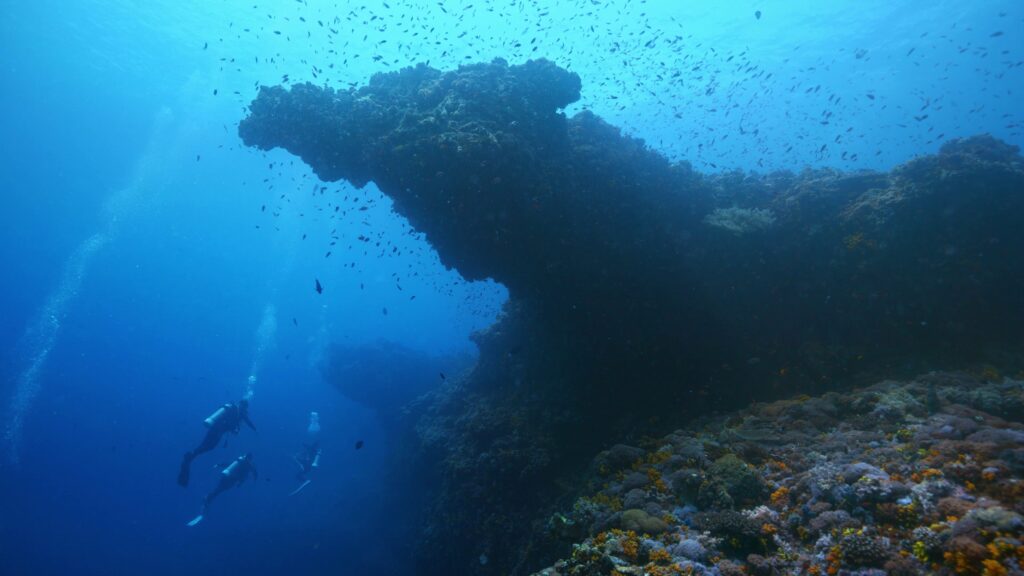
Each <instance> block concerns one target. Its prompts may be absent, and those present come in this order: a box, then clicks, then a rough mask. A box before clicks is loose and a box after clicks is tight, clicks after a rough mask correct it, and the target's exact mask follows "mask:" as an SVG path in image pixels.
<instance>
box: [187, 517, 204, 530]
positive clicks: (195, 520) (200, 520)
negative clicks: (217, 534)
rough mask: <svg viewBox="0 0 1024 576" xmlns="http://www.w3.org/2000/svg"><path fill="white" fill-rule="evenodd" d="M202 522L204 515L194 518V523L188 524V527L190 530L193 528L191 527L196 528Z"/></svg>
mask: <svg viewBox="0 0 1024 576" xmlns="http://www.w3.org/2000/svg"><path fill="white" fill-rule="evenodd" d="M202 521H203V515H202V514H200V515H199V516H196V517H195V518H193V519H192V521H191V522H189V523H188V524H187V526H188V527H189V528H191V527H193V526H195V525H196V524H199V523H200V522H202Z"/></svg>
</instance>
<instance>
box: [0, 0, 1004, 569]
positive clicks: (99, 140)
mask: <svg viewBox="0 0 1024 576" xmlns="http://www.w3.org/2000/svg"><path fill="white" fill-rule="evenodd" d="M926 4H927V6H925V3H921V2H917V1H902V2H894V1H891V0H889V1H874V0H869V1H863V0H861V1H856V2H853V1H850V2H829V3H811V2H796V1H781V0H779V1H763V2H752V1H729V2H715V3H710V2H669V1H658V2H655V1H649V2H625V1H604V0H600V1H599V0H585V1H578V2H550V3H549V2H526V1H515V2H508V1H503V2H499V1H492V2H482V1H479V0H460V1H457V2H436V1H429V2H419V1H413V0H408V1H400V0H388V2H386V3H385V2H380V1H377V0H370V1H368V2H365V3H345V2H338V3H330V2H317V1H315V0H305V1H300V2H296V1H294V0H289V1H284V0H281V1H278V2H263V1H259V2H253V1H250V2H209V1H204V2H197V1H174V2H171V1H150V2H127V1H112V0H104V1H100V0H97V1H78V2H69V1H61V2H57V1H53V0H41V1H37V2H21V3H14V2H8V1H4V2H2V3H0V71H2V73H3V76H2V79H0V83H2V89H0V194H2V198H3V203H2V205H0V269H2V271H3V279H4V281H3V282H2V283H0V318H2V322H0V393H2V394H0V410H2V413H3V414H4V421H3V424H4V425H3V437H2V441H3V442H2V445H0V448H2V450H0V574H181V573H185V572H187V573H190V574H214V573H218V574H223V573H239V572H240V571H242V570H245V571H247V572H249V573H250V574H278V573H282V572H283V571H284V570H286V569H294V573H300V574H327V573H353V574H355V573H402V572H403V571H404V570H405V569H406V566H407V564H406V560H407V559H406V558H404V557H403V556H402V554H400V553H395V551H396V550H404V549H405V548H403V547H402V544H403V543H402V542H396V541H395V538H396V536H395V534H397V533H398V532H400V530H398V529H397V528H396V526H395V525H394V524H395V523H396V522H403V521H404V517H403V516H401V515H400V514H399V515H397V516H396V515H394V514H395V512H396V511H395V510H394V505H393V503H394V502H395V501H398V500H401V499H400V498H397V497H396V495H395V494H390V493H388V487H389V484H388V483H387V478H386V477H385V476H386V474H387V470H389V468H388V466H387V465H386V464H387V462H388V454H389V451H390V450H391V449H392V448H394V446H393V445H392V442H393V439H392V437H391V436H390V435H389V434H388V433H387V432H388V431H386V430H383V429H382V428H381V425H380V424H379V423H378V421H377V420H376V418H375V416H374V414H373V413H372V412H370V411H369V410H367V409H366V408H364V407H361V406H359V405H357V404H354V403H352V402H350V401H348V400H347V399H346V398H345V397H343V396H342V395H341V394H339V392H338V391H337V390H336V389H335V388H334V387H333V386H332V385H331V384H330V383H329V382H326V381H325V380H324V378H323V377H322V373H321V369H322V367H323V365H324V362H325V354H326V351H327V350H328V349H329V346H330V345H331V344H332V343H345V344H359V343H365V342H374V341H377V340H381V339H385V340H390V341H394V342H398V343H401V344H403V345H405V346H408V347H411V348H413V349H416V350H420V351H423V352H426V353H431V354H447V353H459V352H464V351H467V350H470V351H472V350H473V345H472V343H471V342H470V340H469V334H470V333H471V332H472V331H474V330H476V329H479V328H482V327H485V326H487V325H489V324H490V323H491V322H492V321H493V319H494V318H495V316H496V314H497V313H498V310H499V309H500V305H501V303H502V301H503V300H504V297H505V295H504V290H503V288H502V287H500V286H497V285H494V284H493V283H475V284H469V283H466V282H464V281H462V280H461V279H460V278H459V277H458V275H457V274H456V273H455V272H453V271H448V270H446V269H445V267H444V266H443V265H442V264H441V263H440V262H439V261H438V258H437V256H436V255H435V254H434V253H433V252H432V251H431V249H430V246H429V244H428V243H427V242H426V241H425V240H424V239H423V238H422V237H420V236H419V235H417V234H415V232H414V231H410V229H409V227H408V225H407V224H406V223H404V222H403V221H402V220H401V219H400V218H399V217H397V216H395V215H394V214H393V213H392V212H391V211H390V208H389V201H388V200H387V199H386V198H383V197H381V196H380V195H379V193H378V192H377V191H376V189H375V188H374V187H373V186H372V185H371V186H369V187H367V188H366V189H365V190H362V191H356V190H353V189H352V188H350V187H349V186H348V185H343V184H324V183H318V182H317V181H316V180H315V178H314V177H313V175H312V174H311V173H310V171H309V170H308V168H307V167H306V166H305V165H303V164H302V163H301V162H299V161H297V160H295V159H293V158H291V157H290V156H288V155H287V154H285V153H283V152H281V151H275V152H272V153H269V154H263V153H260V152H257V151H255V150H251V149H246V148H244V147H243V146H241V143H240V141H239V139H238V137H237V135H236V132H235V127H236V125H237V122H238V121H239V120H240V119H241V118H242V117H243V116H244V113H245V106H246V105H247V104H248V102H249V101H250V100H251V98H252V97H253V96H254V95H255V93H256V89H257V86H258V85H259V84H268V85H274V84H278V83H281V82H282V81H283V77H284V76H285V75H287V76H288V80H287V82H288V83H294V82H301V81H312V82H315V83H328V84H330V85H332V86H336V87H347V86H348V85H350V84H351V85H356V84H361V83H364V82H365V81H366V80H367V79H368V78H369V76H370V75H372V74H373V73H375V72H381V71H393V70H396V69H398V68H400V67H402V66H405V65H412V64H415V63H418V62H429V63H430V64H431V65H432V66H435V67H438V68H441V69H448V68H452V67H455V66H457V65H458V64H460V63H464V62H475V61H481V60H490V59H492V58H494V57H502V58H505V59H507V60H509V61H510V62H513V63H519V62H522V61H524V60H526V59H528V58H531V57H545V58H549V59H551V60H553V61H555V62H556V63H558V64H559V65H562V66H565V67H567V68H569V69H571V70H572V71H574V72H576V73H578V74H579V75H580V76H581V78H582V79H583V97H582V100H581V101H580V102H579V103H577V104H574V105H573V106H572V107H571V108H570V109H569V110H568V112H569V113H573V112H575V111H577V110H579V109H582V108H588V109H592V110H593V111H594V112H596V113H597V114H599V115H601V116H602V117H604V118H605V119H606V120H608V121H609V122H611V123H613V124H616V125H619V126H622V127H623V129H624V130H626V131H627V132H629V133H631V134H634V135H636V136H639V137H642V138H644V139H646V140H647V141H648V143H649V144H650V145H651V146H652V147H654V148H656V149H659V150H661V151H663V152H664V153H665V154H667V155H668V156H670V157H671V158H673V159H676V160H688V161H690V162H692V163H693V165H694V166H695V167H696V168H697V169H699V170H702V171H712V172H714V171H722V170H731V169H741V170H756V171H761V172H764V171H768V170H775V169H791V170H800V169H802V168H804V167H806V166H812V167H825V166H828V167H836V168H841V169H845V170H856V169H888V168H891V167H892V166H894V165H897V164H899V163H901V162H904V161H906V160H908V159H910V158H913V157H915V156H918V155H922V154H928V153H934V152H935V151H937V149H938V147H939V146H940V145H941V143H942V141H944V140H947V139H950V138H953V137H959V136H969V135H973V134H978V133H984V132H988V133H991V134H993V135H995V136H997V137H999V138H1002V139H1004V140H1006V141H1008V142H1010V143H1013V144H1017V145H1021V144H1024V131H1022V129H1021V120H1022V118H1021V116H1022V110H1021V105H1020V99H1021V96H1020V94H1021V92H1022V88H1024V25H1022V23H1024V10H1022V9H1021V7H1020V5H1019V4H1018V3H1017V2H1013V1H990V2H969V1H959V2H955V1H938V2H929V3H926ZM712 5H713V7H712ZM755 11H759V12H760V14H761V16H760V18H758V17H756V16H755ZM322 187H323V188H322ZM346 196H348V197H349V200H347V201H346V200H344V198H345V197H346ZM351 198H357V203H353V204H352V205H353V206H367V207H368V209H367V210H366V211H362V212H359V211H349V212H348V213H347V215H346V216H344V217H341V215H340V213H338V212H335V211H334V208H335V206H338V205H339V204H344V203H345V202H349V203H351V202H352V200H351ZM360 235H366V236H369V237H371V242H369V243H365V242H361V241H359V240H358V239H357V238H358V236H360ZM378 241H379V242H380V246H377V245H376V243H377V242H378ZM332 242H334V244H332ZM328 252H330V253H331V254H330V256H327V253H328ZM317 279H318V280H319V281H320V282H321V283H322V285H323V286H324V292H323V294H317V293H316V292H315V291H314V289H313V288H314V281H315V280H317ZM399 286H400V289H399ZM413 295H415V296H416V298H415V299H411V296H413ZM384 309H387V314H386V315H385V314H384ZM261 325H262V326H263V328H262V329H261ZM250 376H253V377H255V384H254V385H253V393H254V397H253V403H252V417H253V420H254V421H255V423H256V425H257V427H258V428H259V432H258V433H253V432H251V431H248V430H243V432H242V433H241V434H240V435H239V436H237V437H231V438H230V441H229V447H228V448H227V449H218V450H217V451H216V452H214V453H213V454H207V455H204V456H203V457H201V458H200V459H199V460H197V463H196V465H195V467H194V469H193V482H192V485H191V486H190V487H189V488H188V489H187V490H183V489H181V488H179V487H178V486H176V485H175V483H174V476H175V472H176V468H177V464H178V461H179V458H180V456H181V453H182V452H183V451H184V450H186V449H188V448H190V447H191V446H193V445H195V444H196V443H197V442H198V441H199V439H200V438H201V435H202V433H203V431H204V430H203V427H202V424H201V422H202V419H203V418H205V417H206V416H207V415H209V413H210V412H211V411H212V410H213V409H214V408H215V407H216V406H218V405H219V404H221V403H223V402H226V401H232V400H237V399H238V398H240V397H241V396H242V394H244V393H245V391H246V388H247V382H248V380H249V378H250ZM311 410H317V411H319V412H320V414H321V419H322V425H323V429H324V440H323V444H324V450H325V457H324V467H323V469H322V470H321V471H320V472H319V475H318V477H317V478H316V481H315V482H314V483H313V484H312V485H311V486H310V487H309V488H307V489H306V491H304V492H303V493H302V494H300V495H299V496H298V497H294V498H288V497H287V493H288V492H289V491H290V490H291V489H292V488H294V486H295V482H294V479H293V474H294V470H293V465H292V462H291V455H292V453H294V452H295V450H296V449H297V448H298V447H299V446H300V445H301V442H302V440H303V433H304V430H305V425H306V421H307V415H308V413H309V411H311ZM356 440H364V441H365V447H364V448H363V449H362V450H358V451H357V450H355V449H354V447H353V445H354V442H355V441H356ZM245 450H251V451H253V452H254V454H255V457H256V461H257V464H258V466H259V468H260V472H261V475H260V479H259V480H258V481H257V482H255V483H252V484H247V485H244V486H242V487H241V488H240V489H238V490H235V491H232V492H230V493H228V494H225V495H224V496H223V497H221V498H220V499H219V500H218V501H217V503H216V505H215V506H214V507H213V510H212V512H211V514H210V517H209V519H208V520H207V521H206V522H204V523H203V524H202V525H201V526H199V527H197V528H194V529H187V528H186V527H185V526H184V523H185V521H187V520H188V519H189V518H191V517H192V516H193V515H195V514H196V512H197V511H198V508H199V505H200V501H201V498H202V495H203V493H205V491H207V490H209V489H210V488H212V485H213V483H214V482H215V476H216V471H215V470H213V469H212V468H210V467H211V466H212V465H213V464H215V463H217V462H218V461H225V460H228V459H230V458H231V457H233V456H235V455H237V454H238V453H241V452H242V451H245ZM398 512H401V511H398Z"/></svg>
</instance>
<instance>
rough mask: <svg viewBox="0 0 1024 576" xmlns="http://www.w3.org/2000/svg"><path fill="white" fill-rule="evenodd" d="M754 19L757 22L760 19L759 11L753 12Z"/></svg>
mask: <svg viewBox="0 0 1024 576" xmlns="http://www.w3.org/2000/svg"><path fill="white" fill-rule="evenodd" d="M754 18H757V19H758V20H760V19H761V11H760V10H754Z"/></svg>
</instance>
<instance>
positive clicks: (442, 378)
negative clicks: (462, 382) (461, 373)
mask: <svg viewBox="0 0 1024 576" xmlns="http://www.w3.org/2000/svg"><path fill="white" fill-rule="evenodd" d="M447 379H448V378H446V377H445V375H444V372H441V380H447Z"/></svg>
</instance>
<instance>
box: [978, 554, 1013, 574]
mask: <svg viewBox="0 0 1024 576" xmlns="http://www.w3.org/2000/svg"><path fill="white" fill-rule="evenodd" d="M981 565H982V566H984V567H985V569H984V570H983V571H982V573H981V576H1007V574H1009V572H1008V571H1007V570H1006V568H1005V567H1003V565H1002V564H1000V563H999V561H998V560H993V559H991V558H989V559H988V560H982V561H981Z"/></svg>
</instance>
